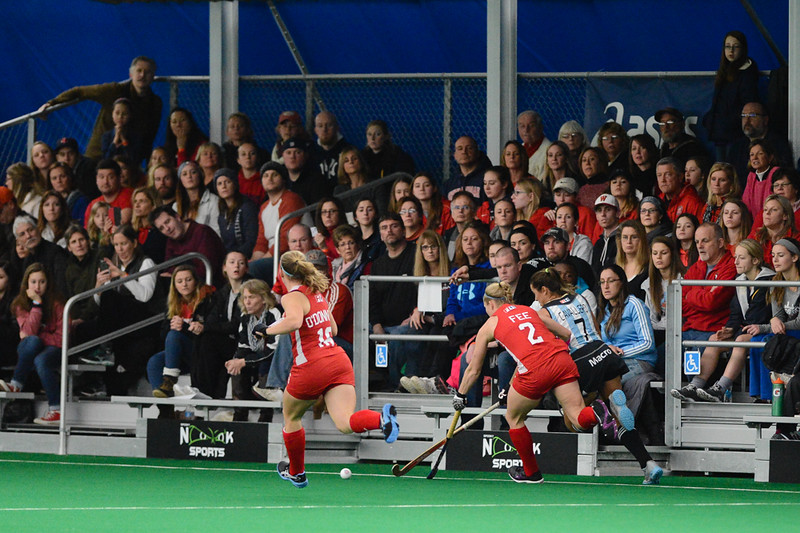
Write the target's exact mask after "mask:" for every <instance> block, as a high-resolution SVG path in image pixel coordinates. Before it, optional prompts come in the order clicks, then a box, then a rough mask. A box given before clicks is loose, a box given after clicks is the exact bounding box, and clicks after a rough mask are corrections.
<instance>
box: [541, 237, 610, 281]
mask: <svg viewBox="0 0 800 533" xmlns="http://www.w3.org/2000/svg"><path fill="white" fill-rule="evenodd" d="M541 242H542V250H543V251H544V255H545V257H547V260H548V261H550V263H551V265H555V264H556V263H559V262H561V261H565V262H567V263H569V264H570V265H572V266H573V267H574V268H575V272H576V273H577V274H578V277H579V278H581V279H582V280H583V281H584V282H585V283H586V286H587V287H590V288H594V286H595V283H596V282H597V278H596V277H595V275H594V272H593V271H592V267H591V265H590V264H589V263H587V262H586V261H584V260H583V259H581V258H580V257H576V256H574V255H571V254H570V251H569V234H568V233H567V231H566V230H565V229H563V228H550V229H549V230H547V231H545V232H544V233H543V234H542V238H541Z"/></svg>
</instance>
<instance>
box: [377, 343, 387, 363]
mask: <svg viewBox="0 0 800 533" xmlns="http://www.w3.org/2000/svg"><path fill="white" fill-rule="evenodd" d="M375 366H376V367H378V368H386V367H388V366H389V347H388V346H387V345H386V344H376V345H375Z"/></svg>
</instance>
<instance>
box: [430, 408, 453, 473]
mask: <svg viewBox="0 0 800 533" xmlns="http://www.w3.org/2000/svg"><path fill="white" fill-rule="evenodd" d="M459 418H461V411H460V410H459V411H456V412H455V414H454V415H453V422H452V423H451V424H450V429H448V430H447V436H446V437H445V441H444V446H442V449H441V451H440V452H439V457H437V458H436V462H435V463H434V464H433V466H432V467H431V471H430V472H429V473H428V479H433V478H434V477H435V476H436V472H438V471H439V463H441V462H442V457H444V454H445V452H446V451H447V446H448V444H450V439H452V438H453V433H454V432H455V430H456V425H457V424H458V420H459Z"/></svg>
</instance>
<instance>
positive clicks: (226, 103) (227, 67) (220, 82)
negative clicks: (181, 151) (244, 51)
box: [208, 0, 239, 144]
mask: <svg viewBox="0 0 800 533" xmlns="http://www.w3.org/2000/svg"><path fill="white" fill-rule="evenodd" d="M208 27H209V28H208V29H209V32H208V47H209V50H208V74H209V82H208V113H209V128H208V129H209V131H208V134H209V138H210V139H211V140H212V141H214V142H217V143H220V144H222V141H223V135H224V133H225V121H226V118H227V117H228V116H229V115H230V114H231V113H235V112H236V111H238V110H239V2H238V0H233V1H231V2H209V3H208Z"/></svg>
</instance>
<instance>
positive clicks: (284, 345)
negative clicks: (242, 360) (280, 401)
mask: <svg viewBox="0 0 800 533" xmlns="http://www.w3.org/2000/svg"><path fill="white" fill-rule="evenodd" d="M333 340H334V342H336V344H338V345H339V346H341V347H342V349H343V350H344V351H345V353H347V355H348V356H349V357H350V359H352V358H353V345H352V344H350V343H349V342H347V341H346V340H344V339H342V338H340V337H334V338H333ZM266 364H267V365H270V366H269V373H268V374H267V387H268V388H270V389H284V388H286V382H287V381H288V379H289V372H290V371H291V370H292V337H291V335H280V336H279V337H278V346H277V348H275V354H274V355H273V356H272V364H270V361H266ZM261 372H262V369H261V368H259V375H261Z"/></svg>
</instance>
